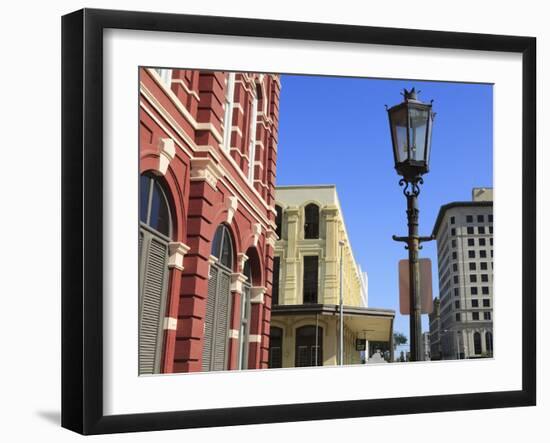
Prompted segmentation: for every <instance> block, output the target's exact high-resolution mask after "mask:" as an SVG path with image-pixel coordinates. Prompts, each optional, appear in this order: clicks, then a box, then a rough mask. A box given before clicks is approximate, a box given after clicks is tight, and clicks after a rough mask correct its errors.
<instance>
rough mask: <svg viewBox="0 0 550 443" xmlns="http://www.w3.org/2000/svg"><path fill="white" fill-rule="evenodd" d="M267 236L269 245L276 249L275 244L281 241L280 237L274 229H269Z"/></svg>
mask: <svg viewBox="0 0 550 443" xmlns="http://www.w3.org/2000/svg"><path fill="white" fill-rule="evenodd" d="M265 235H266V238H267V244H268V245H270V246H271V247H272V248H274V247H275V243H276V242H277V240H279V236H278V235H277V234H276V233H275V231H274V230H273V229H268V230H267V231H266V234H265Z"/></svg>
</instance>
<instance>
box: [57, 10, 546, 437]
mask: <svg viewBox="0 0 550 443" xmlns="http://www.w3.org/2000/svg"><path fill="white" fill-rule="evenodd" d="M535 51H536V41H535V39H534V38H531V37H517V36H502V35H483V34H466V33H453V32H437V31H424V30H412V29H389V28H375V27H358V26H348V25H340V24H320V23H299V22H281V21H270V20H254V19H243V18H232V17H209V16H191V15H175V14H160V13H149V12H127V11H109V10H91V9H84V10H81V11H77V12H74V13H72V14H68V15H66V16H64V17H63V21H62V57H63V66H62V91H63V93H62V162H63V164H62V172H63V179H62V188H63V190H62V197H63V208H62V221H63V222H62V243H63V244H62V254H63V259H62V260H63V262H62V269H63V276H62V281H63V290H62V425H63V426H64V427H66V428H68V429H71V430H74V431H76V432H79V433H82V434H102V433H116V432H133V431H149V430H162V429H178V428H191V427H209V426H227V425H239V424H253V423H274V422H285V421H300V420H320V419H330V418H346V417H362V416H376V415H389V414H413V413H424V412H436V411H455V410H466V409H485V408H502V407H516V406H530V405H534V404H535V402H536V395H535V387H536V373H535V366H536V364H535V363H536V354H535V349H536V341H535V340H536V337H535V330H536V325H535V306H536V287H535V257H536V217H535V202H536V177H535V171H536V162H535V158H536V156H535V130H536V104H535V73H536V69H535ZM405 234H406V235H405ZM392 237H393V238H392ZM404 247H405V248H404ZM400 296H401V299H400ZM450 381H452V383H450Z"/></svg>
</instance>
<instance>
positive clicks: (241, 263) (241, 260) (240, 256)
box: [237, 252, 248, 269]
mask: <svg viewBox="0 0 550 443" xmlns="http://www.w3.org/2000/svg"><path fill="white" fill-rule="evenodd" d="M237 260H238V262H239V266H240V269H244V264H245V263H246V261H247V260H248V255H246V254H245V253H244V252H239V253H238V254H237Z"/></svg>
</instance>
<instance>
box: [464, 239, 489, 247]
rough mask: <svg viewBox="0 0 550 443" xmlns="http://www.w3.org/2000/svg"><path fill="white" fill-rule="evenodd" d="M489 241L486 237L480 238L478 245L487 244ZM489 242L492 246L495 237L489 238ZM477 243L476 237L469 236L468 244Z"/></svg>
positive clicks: (473, 244)
mask: <svg viewBox="0 0 550 443" xmlns="http://www.w3.org/2000/svg"><path fill="white" fill-rule="evenodd" d="M486 244H487V242H486V239H485V238H478V245H479V246H486ZM489 244H490V245H491V246H493V239H492V238H490V239H489ZM475 245H476V242H475V239H474V238H469V239H468V246H475Z"/></svg>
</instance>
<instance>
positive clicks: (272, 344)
mask: <svg viewBox="0 0 550 443" xmlns="http://www.w3.org/2000/svg"><path fill="white" fill-rule="evenodd" d="M269 367H270V368H282V367H283V330H282V329H281V328H278V327H276V326H271V328H269Z"/></svg>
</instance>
